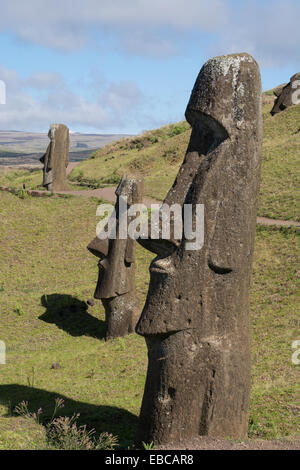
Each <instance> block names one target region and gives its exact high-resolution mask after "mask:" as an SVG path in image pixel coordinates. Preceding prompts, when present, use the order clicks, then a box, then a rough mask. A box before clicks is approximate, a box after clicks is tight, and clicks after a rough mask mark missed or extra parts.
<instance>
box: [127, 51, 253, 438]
mask: <svg viewBox="0 0 300 470" xmlns="http://www.w3.org/2000/svg"><path fill="white" fill-rule="evenodd" d="M261 101H262V100H261V79H260V73H259V67H258V65H257V63H256V62H255V60H254V59H253V58H252V57H251V56H250V55H248V54H234V55H229V56H224V57H216V58H214V59H211V60H209V61H208V62H207V63H206V64H205V65H204V66H203V67H202V69H201V71H200V73H199V76H198V78H197V80H196V83H195V86H194V89H193V91H192V94H191V98H190V101H189V104H188V106H187V110H186V119H187V121H188V122H189V123H190V124H191V126H192V134H191V138H190V142H189V145H188V149H187V153H186V156H185V159H184V162H183V164H182V166H181V168H180V170H179V172H178V175H177V178H176V180H175V182H174V184H173V186H172V188H171V189H170V191H169V193H168V195H167V197H166V200H165V201H164V202H167V203H168V204H170V203H176V202H177V203H179V204H180V205H181V206H182V205H183V204H184V203H187V204H192V205H193V206H194V207H195V205H196V204H204V207H205V223H204V225H205V226H204V245H203V247H202V248H201V249H195V250H190V249H187V243H188V242H190V241H189V240H187V239H186V238H185V235H184V236H183V237H182V240H178V239H175V238H173V239H171V240H170V241H169V243H166V241H165V240H161V239H158V240H151V239H150V240H140V239H138V241H139V243H141V244H142V245H143V246H144V247H146V248H148V249H149V250H150V251H152V252H154V253H156V254H157V255H158V256H157V257H156V258H155V260H153V261H152V263H151V265H150V285H149V291H148V295H147V299H146V303H145V306H144V309H143V312H142V315H141V317H140V320H139V322H138V325H137V328H136V331H137V333H138V334H140V335H143V336H144V337H145V339H146V343H147V347H148V361H149V362H148V372H147V379H146V385H145V391H144V397H143V402H142V407H141V412H140V419H139V425H138V433H137V444H138V445H140V444H141V442H154V443H155V444H162V443H167V442H172V441H174V442H177V441H180V440H182V439H188V438H190V437H194V436H198V435H207V436H212V437H230V438H233V439H243V438H246V436H247V431H248V418H249V394H250V382H251V380H250V379H251V377H250V327H249V323H250V322H249V285H250V276H251V270H252V257H253V249H254V238H255V228H256V207H257V195H258V189H259V180H260V166H261V154H262V150H261V149H262V109H261ZM184 224H185V221H184V220H183V225H184ZM183 233H185V232H183Z"/></svg>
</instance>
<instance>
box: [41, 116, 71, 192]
mask: <svg viewBox="0 0 300 470" xmlns="http://www.w3.org/2000/svg"><path fill="white" fill-rule="evenodd" d="M48 137H49V139H50V143H49V145H48V148H47V150H46V153H45V155H43V156H42V157H41V158H40V162H41V163H43V165H44V169H43V186H44V187H45V188H47V190H48V191H64V190H67V189H68V183H67V173H66V168H67V166H68V163H69V147H70V138H69V129H68V127H67V126H65V125H64V124H51V126H50V130H49V133H48Z"/></svg>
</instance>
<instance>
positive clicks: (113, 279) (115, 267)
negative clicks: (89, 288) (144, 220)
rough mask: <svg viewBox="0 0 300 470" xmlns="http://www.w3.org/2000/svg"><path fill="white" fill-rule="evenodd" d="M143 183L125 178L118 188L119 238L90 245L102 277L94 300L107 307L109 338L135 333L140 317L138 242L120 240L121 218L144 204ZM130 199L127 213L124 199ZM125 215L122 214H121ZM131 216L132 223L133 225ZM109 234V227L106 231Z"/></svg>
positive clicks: (99, 279)
mask: <svg viewBox="0 0 300 470" xmlns="http://www.w3.org/2000/svg"><path fill="white" fill-rule="evenodd" d="M142 194H143V180H142V179H138V178H136V177H130V176H124V177H123V178H122V180H121V182H120V184H119V186H118V188H117V189H116V196H117V202H116V206H115V214H113V215H112V217H114V216H115V217H116V238H115V239H108V238H105V239H101V238H100V237H99V236H97V237H96V238H94V240H93V241H92V242H91V243H90V244H89V245H88V247H87V248H88V250H89V251H90V252H91V253H93V254H94V255H95V256H97V257H98V258H100V259H99V263H98V267H99V278H98V283H97V287H96V291H95V294H94V297H95V298H96V299H101V301H102V304H103V306H104V308H105V319H106V339H110V338H116V337H118V336H125V335H127V334H128V333H131V332H133V331H134V329H135V327H136V324H137V321H138V319H139V315H140V313H141V312H140V308H139V301H138V298H137V295H136V284H135V243H136V242H135V240H134V239H132V238H129V237H127V238H120V223H121V221H120V217H121V218H122V217H126V218H127V209H128V207H130V206H131V205H132V204H140V203H142ZM124 198H127V201H126V200H125V203H126V202H127V205H126V206H125V211H123V212H122V209H121V211H120V210H119V209H120V203H121V201H120V199H123V201H124ZM120 212H121V214H120ZM130 219H131V218H130V217H128V224H129V223H130ZM104 231H105V232H107V226H106V227H105V228H104Z"/></svg>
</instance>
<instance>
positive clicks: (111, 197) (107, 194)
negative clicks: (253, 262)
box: [0, 162, 300, 227]
mask: <svg viewBox="0 0 300 470" xmlns="http://www.w3.org/2000/svg"><path fill="white" fill-rule="evenodd" d="M79 163H80V162H71V163H69V165H68V168H67V174H70V173H71V171H72V170H73V169H74V168H75V167H76V166H77V165H78V164H79ZM115 190H116V188H115V187H107V188H101V189H82V190H78V191H75V190H69V191H59V192H58V193H57V196H59V195H60V194H62V195H70V196H81V197H87V198H89V197H94V198H97V199H103V200H105V201H107V202H110V203H111V204H115V202H116V195H115ZM0 191H9V188H4V187H0ZM12 192H13V191H12ZM27 192H28V194H29V195H31V196H35V197H43V196H48V195H49V193H47V191H38V190H28V191H27ZM161 202H162V201H158V200H156V199H151V198H149V197H146V198H144V199H143V203H144V204H145V205H146V206H147V207H148V208H149V207H150V206H151V204H161ZM257 223H258V224H261V225H266V226H272V225H275V226H277V227H300V222H296V221H295V220H280V219H269V218H268V217H257Z"/></svg>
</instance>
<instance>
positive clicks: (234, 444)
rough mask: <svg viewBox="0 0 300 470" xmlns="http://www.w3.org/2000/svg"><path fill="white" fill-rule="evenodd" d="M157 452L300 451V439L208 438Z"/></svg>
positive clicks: (170, 446)
mask: <svg viewBox="0 0 300 470" xmlns="http://www.w3.org/2000/svg"><path fill="white" fill-rule="evenodd" d="M155 450H300V438H294V439H280V440H279V439H278V440H271V441H262V440H250V439H249V440H247V441H230V440H227V439H213V438H209V437H206V436H199V437H194V438H192V439H188V440H186V441H181V442H177V443H170V444H165V445H161V446H155Z"/></svg>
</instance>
